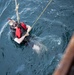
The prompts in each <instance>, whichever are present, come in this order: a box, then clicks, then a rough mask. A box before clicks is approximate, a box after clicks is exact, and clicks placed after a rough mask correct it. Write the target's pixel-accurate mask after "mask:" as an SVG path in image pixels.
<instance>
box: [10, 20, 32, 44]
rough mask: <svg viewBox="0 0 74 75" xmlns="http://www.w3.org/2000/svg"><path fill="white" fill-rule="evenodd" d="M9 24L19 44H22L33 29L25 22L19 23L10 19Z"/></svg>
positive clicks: (14, 38)
mask: <svg viewBox="0 0 74 75" xmlns="http://www.w3.org/2000/svg"><path fill="white" fill-rule="evenodd" d="M9 25H10V29H11V32H12V35H13V40H14V41H15V42H17V43H18V44H21V43H22V42H23V40H24V39H25V38H26V37H27V36H29V32H30V31H31V26H29V25H26V24H25V23H24V22H21V23H20V24H18V22H17V21H15V20H12V19H9ZM25 41H26V40H25Z"/></svg>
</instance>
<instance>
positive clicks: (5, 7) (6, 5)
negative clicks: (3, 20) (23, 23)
mask: <svg viewBox="0 0 74 75" xmlns="http://www.w3.org/2000/svg"><path fill="white" fill-rule="evenodd" d="M10 2H11V0H10V1H9V2H6V4H5V6H4V9H3V10H2V12H1V14H0V17H1V16H2V14H3V13H4V11H5V10H6V9H7V7H8V5H9V4H10Z"/></svg>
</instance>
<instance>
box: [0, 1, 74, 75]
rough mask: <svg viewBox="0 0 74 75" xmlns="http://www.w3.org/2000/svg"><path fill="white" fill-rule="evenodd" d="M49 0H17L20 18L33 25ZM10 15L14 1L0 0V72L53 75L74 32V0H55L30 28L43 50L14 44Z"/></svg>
mask: <svg viewBox="0 0 74 75" xmlns="http://www.w3.org/2000/svg"><path fill="white" fill-rule="evenodd" d="M48 2H49V0H18V3H19V6H20V7H19V14H20V21H23V22H25V23H26V24H28V25H30V26H32V25H33V23H34V22H35V20H36V19H37V17H38V16H39V15H40V13H41V12H42V11H43V9H44V8H45V6H46V5H47V3H48ZM8 18H12V19H14V20H16V13H15V3H14V0H0V75H52V73H53V72H54V70H55V68H56V66H57V64H58V63H59V61H60V59H61V57H62V55H63V52H64V50H65V48H66V47H67V44H68V42H69V40H70V38H71V36H72V34H73V31H74V0H52V2H51V4H50V5H49V6H48V8H47V9H46V11H45V12H44V14H43V15H42V16H41V17H40V19H39V20H38V21H37V23H36V24H35V26H34V27H33V29H32V31H31V36H32V37H31V41H33V42H34V43H35V44H38V45H39V47H40V49H39V50H34V49H32V48H31V47H29V46H27V47H26V46H20V45H17V44H15V43H14V42H13V41H12V39H11V38H10V29H9V26H8Z"/></svg>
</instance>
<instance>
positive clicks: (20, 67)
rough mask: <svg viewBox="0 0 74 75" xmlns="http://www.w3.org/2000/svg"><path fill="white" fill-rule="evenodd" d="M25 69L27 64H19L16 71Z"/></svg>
mask: <svg viewBox="0 0 74 75" xmlns="http://www.w3.org/2000/svg"><path fill="white" fill-rule="evenodd" d="M24 69H25V65H24V64H22V65H21V66H19V67H18V68H17V70H16V71H15V73H18V72H21V71H23V70H24Z"/></svg>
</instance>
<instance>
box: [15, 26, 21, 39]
mask: <svg viewBox="0 0 74 75" xmlns="http://www.w3.org/2000/svg"><path fill="white" fill-rule="evenodd" d="M21 34H22V33H21V29H20V28H19V27H17V28H16V31H15V36H16V37H17V38H21Z"/></svg>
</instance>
